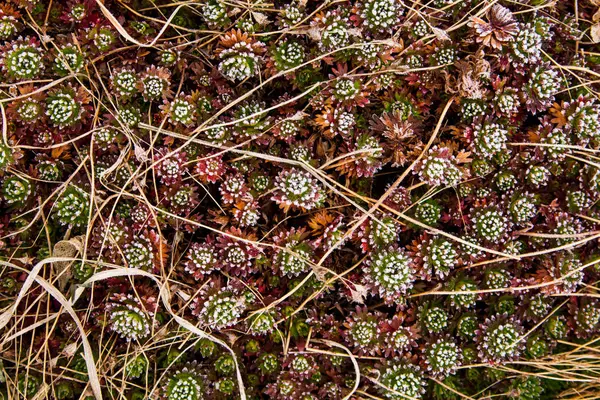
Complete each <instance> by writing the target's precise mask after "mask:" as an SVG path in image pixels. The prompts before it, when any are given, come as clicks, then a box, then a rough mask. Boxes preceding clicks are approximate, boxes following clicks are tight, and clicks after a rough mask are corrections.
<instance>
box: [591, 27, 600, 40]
mask: <svg viewBox="0 0 600 400" xmlns="http://www.w3.org/2000/svg"><path fill="white" fill-rule="evenodd" d="M590 35H591V36H592V41H593V42H594V43H600V23H597V24H594V25H592V28H591V29H590Z"/></svg>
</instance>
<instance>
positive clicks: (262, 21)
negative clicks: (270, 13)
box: [252, 11, 271, 25]
mask: <svg viewBox="0 0 600 400" xmlns="http://www.w3.org/2000/svg"><path fill="white" fill-rule="evenodd" d="M252 16H253V17H254V20H255V21H256V23H257V24H259V25H267V24H268V23H269V22H271V21H270V20H269V17H267V16H266V15H265V14H263V13H259V12H255V11H252Z"/></svg>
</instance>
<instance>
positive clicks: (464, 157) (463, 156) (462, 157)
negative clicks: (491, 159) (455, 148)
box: [456, 151, 473, 164]
mask: <svg viewBox="0 0 600 400" xmlns="http://www.w3.org/2000/svg"><path fill="white" fill-rule="evenodd" d="M470 155H471V152H470V151H459V152H458V154H457V155H456V162H457V163H459V164H467V163H470V162H471V161H473V159H472V158H469V156H470Z"/></svg>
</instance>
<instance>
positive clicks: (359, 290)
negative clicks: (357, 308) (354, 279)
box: [350, 283, 369, 304]
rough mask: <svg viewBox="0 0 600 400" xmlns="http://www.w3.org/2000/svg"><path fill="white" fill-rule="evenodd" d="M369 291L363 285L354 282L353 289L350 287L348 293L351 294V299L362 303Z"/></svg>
mask: <svg viewBox="0 0 600 400" xmlns="http://www.w3.org/2000/svg"><path fill="white" fill-rule="evenodd" d="M368 293H369V291H368V289H367V287H366V286H364V285H358V284H356V283H355V284H354V289H352V288H350V295H351V296H352V301H354V302H356V303H358V304H364V303H365V298H366V297H367V294H368Z"/></svg>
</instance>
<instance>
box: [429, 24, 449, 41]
mask: <svg viewBox="0 0 600 400" xmlns="http://www.w3.org/2000/svg"><path fill="white" fill-rule="evenodd" d="M432 30H433V34H434V35H435V36H436V37H437V38H438V39H439V40H442V41H449V40H450V36H448V34H447V33H446V31H445V30H443V29H440V28H436V27H432Z"/></svg>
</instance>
